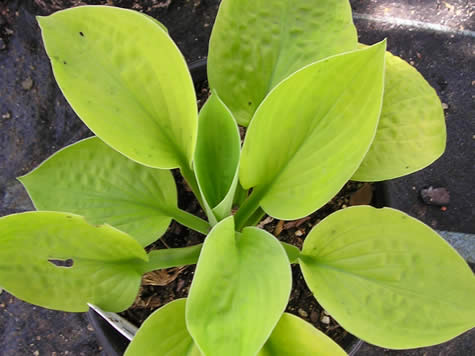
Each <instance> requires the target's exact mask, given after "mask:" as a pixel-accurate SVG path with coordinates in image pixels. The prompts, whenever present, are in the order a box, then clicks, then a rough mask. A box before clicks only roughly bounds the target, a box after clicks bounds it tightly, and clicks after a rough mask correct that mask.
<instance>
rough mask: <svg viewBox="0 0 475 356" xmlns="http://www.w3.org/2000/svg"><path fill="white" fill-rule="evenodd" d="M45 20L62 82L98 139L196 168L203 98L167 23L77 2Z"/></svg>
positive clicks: (154, 163) (150, 159)
mask: <svg viewBox="0 0 475 356" xmlns="http://www.w3.org/2000/svg"><path fill="white" fill-rule="evenodd" d="M38 22H39V24H40V27H41V30H42V35H43V40H44V42H45V48H46V52H47V53H48V56H49V58H50V59H51V64H52V67H53V72H54V76H55V78H56V81H57V82H58V85H59V87H60V88H61V90H62V92H63V94H64V95H65V97H66V98H67V100H68V102H69V103H70V104H71V106H72V107H73V109H74V111H75V112H76V113H77V114H78V115H79V117H80V118H81V119H82V120H83V121H84V122H85V123H86V125H88V127H89V128H90V129H91V130H92V131H93V132H94V133H95V134H96V135H97V136H98V137H100V138H101V139H102V140H104V142H106V143H107V144H108V145H110V146H111V147H113V148H114V149H116V150H117V151H119V152H121V153H122V154H124V155H125V156H127V157H129V158H130V159H132V160H134V161H137V162H139V163H141V164H144V165H146V166H150V167H155V168H177V167H180V168H183V167H189V166H190V164H191V159H192V156H193V150H194V146H195V141H196V129H197V107H196V97H195V93H194V87H193V83H192V81H191V76H190V73H189V72H188V68H187V65H186V62H185V60H184V58H183V56H182V54H181V53H180V51H179V50H178V48H177V47H176V45H175V43H174V42H173V41H172V40H171V38H170V37H169V36H168V34H167V33H166V32H165V31H164V30H163V28H162V26H160V25H158V24H157V23H156V22H155V21H153V20H151V19H150V18H149V17H146V16H144V15H142V14H140V13H138V12H135V11H130V10H125V9H120V8H114V7H108V6H80V7H75V8H72V9H68V10H64V11H59V12H56V13H54V14H53V15H50V16H48V17H38ZM134 33H137V34H139V33H142V34H146V35H145V36H138V35H137V36H131V35H130V34H134Z"/></svg>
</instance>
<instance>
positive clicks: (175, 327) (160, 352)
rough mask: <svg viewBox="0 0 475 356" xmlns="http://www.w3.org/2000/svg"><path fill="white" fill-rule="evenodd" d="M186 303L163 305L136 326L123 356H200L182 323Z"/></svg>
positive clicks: (178, 302) (176, 302)
mask: <svg viewBox="0 0 475 356" xmlns="http://www.w3.org/2000/svg"><path fill="white" fill-rule="evenodd" d="M185 303H186V299H177V300H174V301H173V302H171V303H168V304H166V305H165V306H163V307H161V308H160V309H158V310H157V311H155V312H154V313H153V314H152V315H150V316H149V317H148V318H147V320H145V322H144V323H143V324H142V325H141V326H140V329H139V330H138V332H137V334H136V335H135V336H134V339H133V340H132V342H131V343H130V344H129V346H128V347H127V350H126V351H125V354H124V356H164V355H166V356H200V355H201V353H200V352H199V350H198V348H197V347H196V346H195V344H194V342H193V339H192V338H191V336H190V334H189V333H188V330H186V323H185Z"/></svg>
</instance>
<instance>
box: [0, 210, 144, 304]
mask: <svg viewBox="0 0 475 356" xmlns="http://www.w3.org/2000/svg"><path fill="white" fill-rule="evenodd" d="M0 231H1V232H2V233H1V235H0V246H1V247H2V248H1V249H0V285H2V286H3V287H4V288H5V290H7V291H8V292H10V293H12V294H14V295H15V296H16V297H18V298H20V299H22V300H24V301H26V302H28V303H32V304H36V305H39V306H42V307H44V308H49V309H56V310H63V311H70V312H84V311H87V310H88V305H87V303H91V304H94V305H97V306H98V307H100V308H101V309H104V310H107V311H115V312H119V311H123V310H125V309H127V308H128V307H130V306H131V305H132V303H133V302H134V300H135V297H136V296H137V293H138V290H139V287H140V281H141V277H142V273H141V270H142V265H143V263H145V262H146V261H147V254H146V253H145V251H144V250H143V248H142V247H141V246H140V245H139V244H138V242H137V241H135V240H134V239H133V238H131V237H130V236H128V235H127V234H125V233H123V232H121V231H119V230H116V229H114V228H113V227H111V226H108V225H101V226H93V225H90V224H89V223H87V222H86V221H85V220H84V218H82V217H81V216H77V215H72V214H68V213H58V212H43V211H42V212H28V213H21V214H14V215H8V216H5V217H3V218H0ZM65 263H66V266H64V264H65ZM71 264H72V266H69V265H71Z"/></svg>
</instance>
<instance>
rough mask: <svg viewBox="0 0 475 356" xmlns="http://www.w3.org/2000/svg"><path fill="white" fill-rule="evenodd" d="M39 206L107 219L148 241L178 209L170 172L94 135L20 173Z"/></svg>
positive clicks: (142, 241)
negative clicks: (142, 162)
mask: <svg viewBox="0 0 475 356" xmlns="http://www.w3.org/2000/svg"><path fill="white" fill-rule="evenodd" d="M19 180H20V181H21V182H22V183H23V184H24V185H25V187H26V188H27V190H28V193H29V194H30V196H31V198H32V200H33V202H34V204H35V207H36V208H37V209H38V210H52V211H55V210H56V211H67V212H71V213H75V214H78V215H83V216H84V217H86V219H87V220H88V221H89V222H91V223H92V224H103V223H107V224H110V225H112V226H114V227H116V228H118V229H120V230H122V231H124V232H127V233H128V234H130V235H132V236H133V237H135V238H136V239H137V241H139V242H140V244H141V245H142V246H146V245H148V244H150V243H152V242H153V241H155V240H156V239H158V238H159V237H160V236H161V235H163V234H164V233H165V231H166V230H167V228H168V225H169V224H170V221H171V216H173V215H174V211H176V210H177V193H176V187H175V181H174V180H173V177H172V175H171V173H170V172H169V171H166V170H161V169H155V168H148V167H144V166H142V165H140V164H138V163H135V162H133V161H131V160H129V159H128V158H126V157H124V156H123V155H121V154H120V153H118V152H116V151H114V150H113V149H112V148H110V147H109V146H107V145H106V144H104V143H103V142H102V141H101V140H99V139H98V138H97V137H92V138H88V139H85V140H82V141H80V142H78V143H75V144H73V145H71V146H68V147H66V148H64V149H62V150H60V151H58V152H56V153H55V154H54V155H53V156H52V157H50V158H49V159H48V160H46V161H45V162H43V164H41V165H40V166H39V167H38V168H36V169H35V170H34V171H32V172H31V173H29V174H27V175H25V176H23V177H21V178H19Z"/></svg>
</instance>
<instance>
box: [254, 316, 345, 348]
mask: <svg viewBox="0 0 475 356" xmlns="http://www.w3.org/2000/svg"><path fill="white" fill-rule="evenodd" d="M310 355H311V356H344V355H346V352H345V351H344V350H342V348H341V347H340V346H338V344H336V343H335V342H334V341H333V340H332V339H330V338H329V337H328V336H326V335H325V334H324V333H322V332H321V331H320V330H318V329H316V328H314V327H313V326H312V325H311V324H309V323H307V322H306V321H304V320H302V319H300V318H298V317H296V316H295V315H292V314H289V313H284V315H282V318H281V319H280V321H279V323H278V324H277V326H276V327H275V329H274V331H272V335H271V336H270V338H269V339H268V340H267V342H266V344H265V345H264V347H263V348H262V350H261V351H260V352H259V353H258V354H257V356H310Z"/></svg>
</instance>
